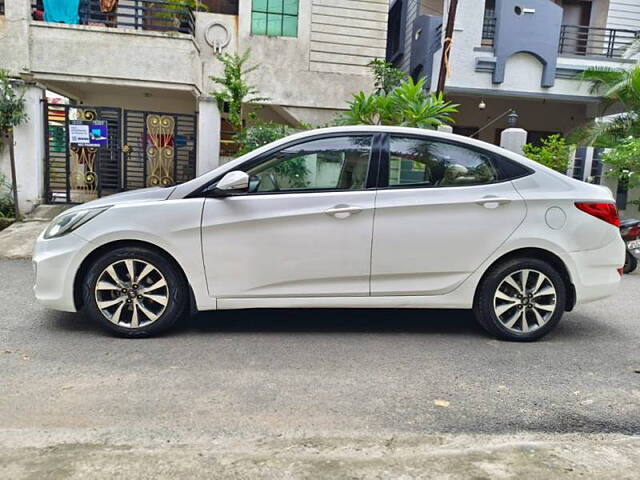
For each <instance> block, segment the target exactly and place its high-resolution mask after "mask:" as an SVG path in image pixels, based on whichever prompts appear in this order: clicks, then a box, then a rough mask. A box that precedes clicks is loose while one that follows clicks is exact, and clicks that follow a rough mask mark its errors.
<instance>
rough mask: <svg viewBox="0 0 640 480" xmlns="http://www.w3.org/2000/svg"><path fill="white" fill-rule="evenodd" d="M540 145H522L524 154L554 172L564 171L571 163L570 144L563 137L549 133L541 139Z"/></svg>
mask: <svg viewBox="0 0 640 480" xmlns="http://www.w3.org/2000/svg"><path fill="white" fill-rule="evenodd" d="M541 143H542V145H540V146H537V145H533V144H532V143H527V144H526V145H524V146H523V147H522V151H523V152H524V155H525V156H526V157H528V158H530V159H531V160H535V161H536V162H538V163H540V164H542V165H544V166H545V167H549V168H551V169H553V170H555V171H556V172H560V173H566V172H567V169H568V168H569V164H570V163H571V146H570V145H568V144H567V141H566V140H565V138H564V137H562V136H560V135H557V134H556V135H551V136H549V137H547V138H543V139H542V142H541Z"/></svg>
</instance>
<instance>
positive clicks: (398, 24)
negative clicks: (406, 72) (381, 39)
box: [386, 0, 404, 62]
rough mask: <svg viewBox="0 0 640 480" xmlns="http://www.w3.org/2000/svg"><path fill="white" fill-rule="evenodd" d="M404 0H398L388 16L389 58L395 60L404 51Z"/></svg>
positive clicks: (387, 53) (387, 54) (391, 60)
mask: <svg viewBox="0 0 640 480" xmlns="http://www.w3.org/2000/svg"><path fill="white" fill-rule="evenodd" d="M402 3H403V0H396V1H395V2H394V3H393V5H392V6H391V8H390V9H389V16H388V17H387V18H388V19H387V52H386V56H387V60H388V61H390V62H393V61H394V60H396V59H397V58H398V57H399V56H400V55H401V54H402V53H403V51H404V43H403V42H404V26H403V23H402V21H403V18H402V17H403V15H402V11H403V10H402V7H403V6H402Z"/></svg>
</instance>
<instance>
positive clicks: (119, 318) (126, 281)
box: [83, 247, 188, 337]
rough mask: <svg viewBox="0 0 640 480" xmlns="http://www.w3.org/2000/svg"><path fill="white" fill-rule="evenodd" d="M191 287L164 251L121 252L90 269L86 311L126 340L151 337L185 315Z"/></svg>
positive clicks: (101, 259)
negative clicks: (189, 287) (127, 338)
mask: <svg viewBox="0 0 640 480" xmlns="http://www.w3.org/2000/svg"><path fill="white" fill-rule="evenodd" d="M187 288H188V287H187V285H186V282H185V280H184V278H183V276H182V273H181V272H180V271H179V270H178V268H177V266H176V265H175V264H174V263H173V262H172V261H171V260H169V259H167V258H166V257H165V256H164V255H162V254H161V253H158V252H156V251H153V250H150V249H145V248H140V247H121V248H116V249H114V250H112V251H110V252H108V253H106V254H104V255H102V256H101V257H99V258H98V259H97V260H96V261H95V262H94V263H93V265H91V266H90V268H89V270H88V271H87V274H86V277H85V282H84V291H83V299H84V306H85V310H86V311H87V313H88V314H89V316H91V317H92V318H93V319H94V320H96V321H97V322H98V323H99V324H100V325H101V326H102V327H104V328H106V329H107V330H109V331H110V332H112V333H115V334H117V335H120V336H124V337H149V336H152V335H157V334H159V333H161V332H163V331H165V330H167V329H168V328H169V327H171V326H172V325H173V324H174V323H175V322H176V321H177V320H178V319H179V318H180V317H181V316H182V315H183V314H184V312H185V311H186V306H187V302H188V293H187Z"/></svg>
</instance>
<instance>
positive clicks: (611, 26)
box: [387, 0, 640, 213]
mask: <svg viewBox="0 0 640 480" xmlns="http://www.w3.org/2000/svg"><path fill="white" fill-rule="evenodd" d="M449 6H450V0H395V1H393V2H391V4H390V11H389V28H388V40H387V59H388V60H389V61H391V62H393V63H394V64H395V65H396V66H398V67H399V68H401V69H402V70H403V71H405V72H406V73H408V74H410V75H412V76H413V77H414V78H418V77H422V76H426V77H427V78H428V79H429V81H430V84H431V89H432V90H435V89H436V86H437V82H438V76H439V70H440V64H441V58H442V52H443V45H445V48H450V57H449V62H448V64H447V68H446V71H447V78H446V86H445V94H446V96H447V99H448V100H451V101H453V102H455V103H458V104H460V112H459V113H458V114H457V115H456V116H455V120H456V124H455V126H454V127H453V131H454V133H459V134H462V135H468V136H474V137H476V138H479V139H480V140H484V141H487V142H490V143H494V144H500V137H501V132H502V131H503V130H504V129H505V128H507V126H508V115H509V113H510V112H511V111H512V110H515V112H516V113H517V115H518V117H517V126H518V127H521V128H523V129H525V130H526V131H527V132H528V142H531V143H537V142H539V141H540V140H541V139H542V138H544V137H546V136H549V135H551V134H554V133H559V134H562V135H568V134H569V133H570V132H571V131H573V130H574V129H575V128H576V127H579V126H582V125H585V124H587V123H588V122H589V121H590V120H593V119H594V118H597V117H599V116H602V115H603V113H605V112H604V111H603V107H602V99H601V98H600V97H598V95H596V94H594V93H593V92H592V91H591V90H590V85H589V83H587V82H583V81H581V80H580V79H579V74H580V73H581V72H583V71H584V70H585V69H587V68H591V67H608V68H616V69H624V68H629V67H630V66H632V65H634V64H635V63H636V62H637V59H635V58H627V56H626V51H627V49H628V47H629V45H630V44H631V43H632V42H633V41H634V40H635V39H637V38H639V35H640V2H639V1H637V0H459V1H458V7H457V14H456V17H455V23H454V30H453V35H452V39H451V42H450V43H449V42H445V39H444V38H443V37H444V26H445V25H446V22H447V15H448V13H449ZM599 153H600V152H599V151H598V150H596V151H594V150H593V149H579V151H578V152H577V154H576V163H575V166H574V170H573V174H574V176H575V177H576V178H580V179H583V180H587V181H594V182H601V181H603V175H602V164H601V162H599V160H598V154H599ZM614 191H615V188H614ZM622 206H624V205H622ZM636 213H637V212H636Z"/></svg>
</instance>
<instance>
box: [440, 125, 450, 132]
mask: <svg viewBox="0 0 640 480" xmlns="http://www.w3.org/2000/svg"><path fill="white" fill-rule="evenodd" d="M438 131H439V132H445V133H453V127H452V126H451V125H439V126H438Z"/></svg>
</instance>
